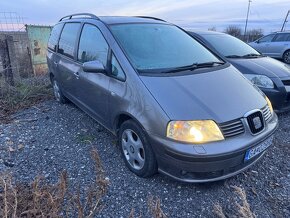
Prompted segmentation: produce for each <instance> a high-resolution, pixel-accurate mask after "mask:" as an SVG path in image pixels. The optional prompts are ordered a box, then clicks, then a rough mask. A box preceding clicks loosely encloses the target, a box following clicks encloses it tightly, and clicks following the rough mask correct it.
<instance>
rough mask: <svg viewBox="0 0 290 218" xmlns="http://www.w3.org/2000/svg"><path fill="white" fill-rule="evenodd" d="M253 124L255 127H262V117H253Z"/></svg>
mask: <svg viewBox="0 0 290 218" xmlns="http://www.w3.org/2000/svg"><path fill="white" fill-rule="evenodd" d="M253 124H254V126H255V129H260V128H261V127H262V122H261V119H260V117H255V118H253Z"/></svg>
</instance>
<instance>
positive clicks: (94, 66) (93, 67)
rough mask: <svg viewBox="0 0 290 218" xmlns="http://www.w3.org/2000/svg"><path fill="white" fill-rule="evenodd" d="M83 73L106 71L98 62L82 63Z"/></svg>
mask: <svg viewBox="0 0 290 218" xmlns="http://www.w3.org/2000/svg"><path fill="white" fill-rule="evenodd" d="M83 71H84V72H88V73H105V72H106V69H105V67H104V65H103V64H102V63H101V62H100V61H97V60H96V61H88V62H85V63H83Z"/></svg>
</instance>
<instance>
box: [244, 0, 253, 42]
mask: <svg viewBox="0 0 290 218" xmlns="http://www.w3.org/2000/svg"><path fill="white" fill-rule="evenodd" d="M251 2H252V0H249V3H248V11H247V18H246V25H245V31H244V40H245V41H247V40H246V34H247V26H248V19H249V12H250V6H251Z"/></svg>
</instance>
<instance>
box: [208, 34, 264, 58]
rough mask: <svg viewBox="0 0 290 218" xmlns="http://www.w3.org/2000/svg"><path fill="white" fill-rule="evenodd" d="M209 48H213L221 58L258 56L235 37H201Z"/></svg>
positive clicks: (224, 35) (223, 35)
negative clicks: (209, 45)
mask: <svg viewBox="0 0 290 218" xmlns="http://www.w3.org/2000/svg"><path fill="white" fill-rule="evenodd" d="M202 37H203V38H205V40H207V41H208V42H209V43H210V44H211V46H213V47H214V48H215V49H216V50H217V51H218V52H219V53H221V54H222V55H223V56H225V57H226V56H232V55H237V56H245V55H248V54H256V55H260V53H259V52H257V51H256V50H255V49H253V48H252V47H251V46H249V45H248V44H247V43H245V42H243V41H241V40H239V39H237V38H236V37H233V36H230V35H226V34H221V35H217V34H216V35H213V34H211V35H202Z"/></svg>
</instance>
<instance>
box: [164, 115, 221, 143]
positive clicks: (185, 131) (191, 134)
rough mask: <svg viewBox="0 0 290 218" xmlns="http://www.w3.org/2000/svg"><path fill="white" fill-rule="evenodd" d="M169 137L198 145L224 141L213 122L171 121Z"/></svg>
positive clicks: (168, 129) (168, 131)
mask: <svg viewBox="0 0 290 218" xmlns="http://www.w3.org/2000/svg"><path fill="white" fill-rule="evenodd" d="M167 137H169V138H171V139H174V140H177V141H182V142H190V143H197V144H200V143H206V142H212V141H220V140H224V136H223V134H222V133H221V130H220V129H219V127H218V126H217V124H216V123H215V122H214V121H212V120H196V121H171V122H169V123H168V126H167Z"/></svg>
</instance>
